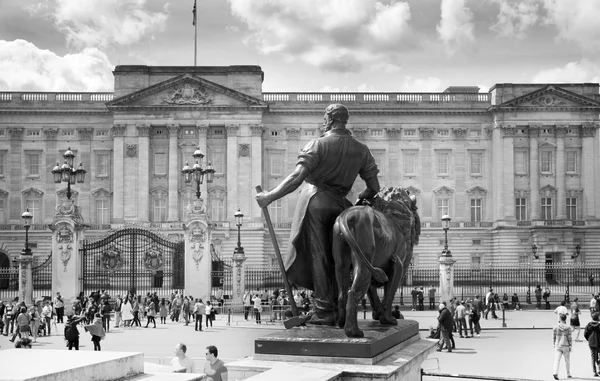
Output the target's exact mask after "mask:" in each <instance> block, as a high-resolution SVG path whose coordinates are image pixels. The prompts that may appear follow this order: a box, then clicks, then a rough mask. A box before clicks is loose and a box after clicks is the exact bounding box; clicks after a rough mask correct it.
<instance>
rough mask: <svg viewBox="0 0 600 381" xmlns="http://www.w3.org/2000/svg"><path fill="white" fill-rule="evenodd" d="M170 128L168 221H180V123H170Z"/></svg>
mask: <svg viewBox="0 0 600 381" xmlns="http://www.w3.org/2000/svg"><path fill="white" fill-rule="evenodd" d="M167 127H168V129H169V189H168V192H169V194H168V199H169V201H168V205H167V208H168V210H167V221H168V222H177V221H179V216H178V214H179V213H178V212H177V209H178V207H177V205H178V204H179V203H178V199H179V193H178V185H179V177H180V173H181V172H180V171H179V166H178V165H177V164H178V147H177V137H178V134H179V125H178V124H170V125H169V126H167Z"/></svg>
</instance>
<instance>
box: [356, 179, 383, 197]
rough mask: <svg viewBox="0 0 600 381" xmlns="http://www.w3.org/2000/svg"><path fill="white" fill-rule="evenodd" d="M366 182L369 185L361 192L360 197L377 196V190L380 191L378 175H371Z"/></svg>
mask: <svg viewBox="0 0 600 381" xmlns="http://www.w3.org/2000/svg"><path fill="white" fill-rule="evenodd" d="M365 183H366V184H367V187H366V188H365V190H363V191H362V192H360V194H359V195H358V198H359V199H370V198H373V197H375V195H376V194H377V192H379V179H378V178H377V175H375V176H371V177H369V178H368V179H366V180H365Z"/></svg>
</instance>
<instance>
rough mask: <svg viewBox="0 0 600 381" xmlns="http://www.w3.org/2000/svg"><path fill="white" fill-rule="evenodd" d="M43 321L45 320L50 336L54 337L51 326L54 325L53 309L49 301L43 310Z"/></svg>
mask: <svg viewBox="0 0 600 381" xmlns="http://www.w3.org/2000/svg"><path fill="white" fill-rule="evenodd" d="M42 319H44V323H45V330H46V332H47V333H48V336H50V335H52V332H51V328H50V326H51V325H52V307H51V306H50V301H49V300H47V301H46V304H45V305H44V308H43V309H42Z"/></svg>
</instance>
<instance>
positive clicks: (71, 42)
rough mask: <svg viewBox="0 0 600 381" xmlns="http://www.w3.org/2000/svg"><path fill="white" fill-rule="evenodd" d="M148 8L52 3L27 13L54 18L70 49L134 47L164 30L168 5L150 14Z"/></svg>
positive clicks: (118, 1) (137, 3)
mask: <svg viewBox="0 0 600 381" xmlns="http://www.w3.org/2000/svg"><path fill="white" fill-rule="evenodd" d="M145 5H146V0H102V1H97V0H49V1H47V2H45V3H38V4H35V5H33V6H30V7H28V10H29V11H30V13H31V14H33V15H36V14H42V15H44V16H46V17H49V18H51V19H52V20H53V22H54V26H55V27H56V28H57V29H58V30H59V31H61V32H62V33H64V35H65V37H66V39H67V45H68V46H69V47H72V48H75V49H81V48H85V47H98V48H106V47H107V46H111V45H122V46H126V45H133V44H135V43H138V42H140V41H142V40H144V39H148V38H149V39H152V38H153V33H154V32H157V31H162V30H164V28H165V24H166V21H167V18H168V16H169V15H168V8H167V5H165V6H164V8H163V11H162V12H150V11H148V10H146V9H144V8H145Z"/></svg>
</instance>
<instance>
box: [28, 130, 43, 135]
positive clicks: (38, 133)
mask: <svg viewBox="0 0 600 381" xmlns="http://www.w3.org/2000/svg"><path fill="white" fill-rule="evenodd" d="M27 136H40V130H27Z"/></svg>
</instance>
